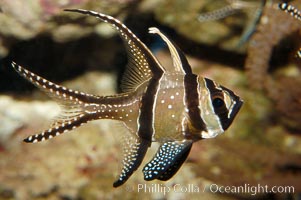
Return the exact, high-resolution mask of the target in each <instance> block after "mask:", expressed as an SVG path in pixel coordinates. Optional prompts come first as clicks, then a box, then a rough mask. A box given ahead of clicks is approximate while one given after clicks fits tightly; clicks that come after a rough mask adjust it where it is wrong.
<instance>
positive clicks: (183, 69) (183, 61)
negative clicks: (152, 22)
mask: <svg viewBox="0 0 301 200" xmlns="http://www.w3.org/2000/svg"><path fill="white" fill-rule="evenodd" d="M149 33H152V34H158V35H159V36H160V37H161V38H162V39H163V41H164V42H166V44H167V46H168V48H169V51H170V53H171V57H172V61H173V68H168V69H166V70H167V73H174V72H175V73H182V74H192V70H191V67H190V65H189V63H188V60H187V58H186V56H185V54H184V53H183V52H182V50H181V49H180V48H179V47H178V46H177V45H176V44H175V43H174V42H173V41H171V40H170V39H168V38H167V37H166V36H165V35H164V34H163V33H162V32H161V31H160V30H159V29H157V28H156V27H151V28H149Z"/></svg>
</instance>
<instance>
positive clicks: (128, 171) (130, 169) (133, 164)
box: [113, 136, 150, 187]
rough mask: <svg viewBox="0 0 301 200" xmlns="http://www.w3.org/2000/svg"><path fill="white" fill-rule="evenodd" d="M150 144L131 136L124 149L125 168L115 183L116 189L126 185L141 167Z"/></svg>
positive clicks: (123, 161)
mask: <svg viewBox="0 0 301 200" xmlns="http://www.w3.org/2000/svg"><path fill="white" fill-rule="evenodd" d="M149 146H150V142H149V141H146V140H143V139H141V138H136V137H134V136H129V137H128V138H127V139H126V141H125V143H124V147H123V153H124V158H123V160H122V163H123V168H122V171H121V174H120V175H119V178H118V179H117V180H116V181H115V182H114V183H113V186H114V187H118V186H120V185H122V184H124V183H125V182H126V181H127V180H128V179H129V178H130V176H131V175H132V174H133V173H134V172H135V171H136V169H137V168H138V167H139V166H140V164H141V162H142V160H143V158H144V156H145V154H146V151H147V149H148V147H149Z"/></svg>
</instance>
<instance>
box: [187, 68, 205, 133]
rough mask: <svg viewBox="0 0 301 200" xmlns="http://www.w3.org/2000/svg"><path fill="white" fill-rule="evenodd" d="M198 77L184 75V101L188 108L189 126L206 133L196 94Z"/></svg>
mask: <svg viewBox="0 0 301 200" xmlns="http://www.w3.org/2000/svg"><path fill="white" fill-rule="evenodd" d="M197 79H198V77H197V75H195V74H190V75H186V76H185V77H184V85H185V97H186V98H185V101H186V105H187V108H188V115H189V118H190V120H191V124H192V125H193V127H194V128H196V129H197V130H201V131H207V127H206V124H205V123H204V121H203V119H202V117H201V111H200V108H199V94H198V81H197Z"/></svg>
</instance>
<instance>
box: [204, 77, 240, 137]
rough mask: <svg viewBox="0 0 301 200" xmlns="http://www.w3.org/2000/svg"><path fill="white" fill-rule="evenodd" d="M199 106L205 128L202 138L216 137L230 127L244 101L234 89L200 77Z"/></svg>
mask: <svg viewBox="0 0 301 200" xmlns="http://www.w3.org/2000/svg"><path fill="white" fill-rule="evenodd" d="M199 83H203V84H199V94H200V95H199V106H200V111H201V112H200V114H201V119H202V121H203V122H202V123H203V124H204V125H205V130H203V131H202V132H201V134H202V136H201V137H202V138H214V137H216V136H217V135H219V134H221V133H223V132H224V131H225V130H227V129H228V128H229V126H230V125H231V123H232V122H233V120H234V118H235V116H236V115H237V113H238V111H239V110H240V108H241V106H242V104H243V101H242V100H241V98H240V97H239V96H238V95H236V94H235V93H234V92H233V91H232V90H230V89H228V88H226V87H224V86H221V85H219V84H217V83H216V82H214V81H212V80H210V79H207V78H201V77H199Z"/></svg>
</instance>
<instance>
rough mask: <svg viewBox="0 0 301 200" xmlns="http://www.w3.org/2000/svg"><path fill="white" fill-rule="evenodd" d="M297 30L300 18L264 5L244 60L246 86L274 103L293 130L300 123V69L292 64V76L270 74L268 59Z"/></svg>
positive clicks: (274, 5)
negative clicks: (247, 81) (259, 91)
mask: <svg viewBox="0 0 301 200" xmlns="http://www.w3.org/2000/svg"><path fill="white" fill-rule="evenodd" d="M300 29H301V23H300V21H298V20H296V19H294V18H293V17H291V16H289V15H288V14H286V13H284V12H282V11H281V10H280V9H278V5H277V4H272V5H268V6H266V7H265V8H264V10H263V15H262V17H261V20H260V24H259V25H258V27H257V30H256V32H255V33H254V35H253V36H252V38H251V41H250V43H249V46H248V54H247V59H246V62H245V69H246V70H247V76H248V79H249V83H250V85H251V86H252V87H253V88H256V89H261V90H263V91H265V92H266V93H267V94H268V96H269V97H270V98H271V99H272V100H273V101H274V102H275V104H276V110H277V111H278V112H279V114H280V116H282V117H283V118H285V119H286V120H285V121H287V124H288V125H289V126H290V127H291V128H297V129H299V128H300V127H299V125H298V124H300V123H301V118H300V116H301V102H300V99H301V88H300V87H299V85H300V81H301V80H300V76H299V75H298V74H300V68H298V67H297V66H295V67H296V70H295V73H294V74H293V75H290V76H286V75H285V74H284V73H282V74H280V75H278V76H276V75H275V73H271V71H272V70H271V69H273V67H274V66H273V65H272V64H271V62H270V60H271V57H272V53H273V49H274V48H275V46H276V45H278V44H279V43H280V42H281V41H282V40H283V39H284V38H286V37H288V36H289V35H290V34H293V33H298V30H300ZM269 70H270V71H269ZM276 71H277V70H276ZM280 118H281V117H280ZM292 125H293V126H292Z"/></svg>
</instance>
